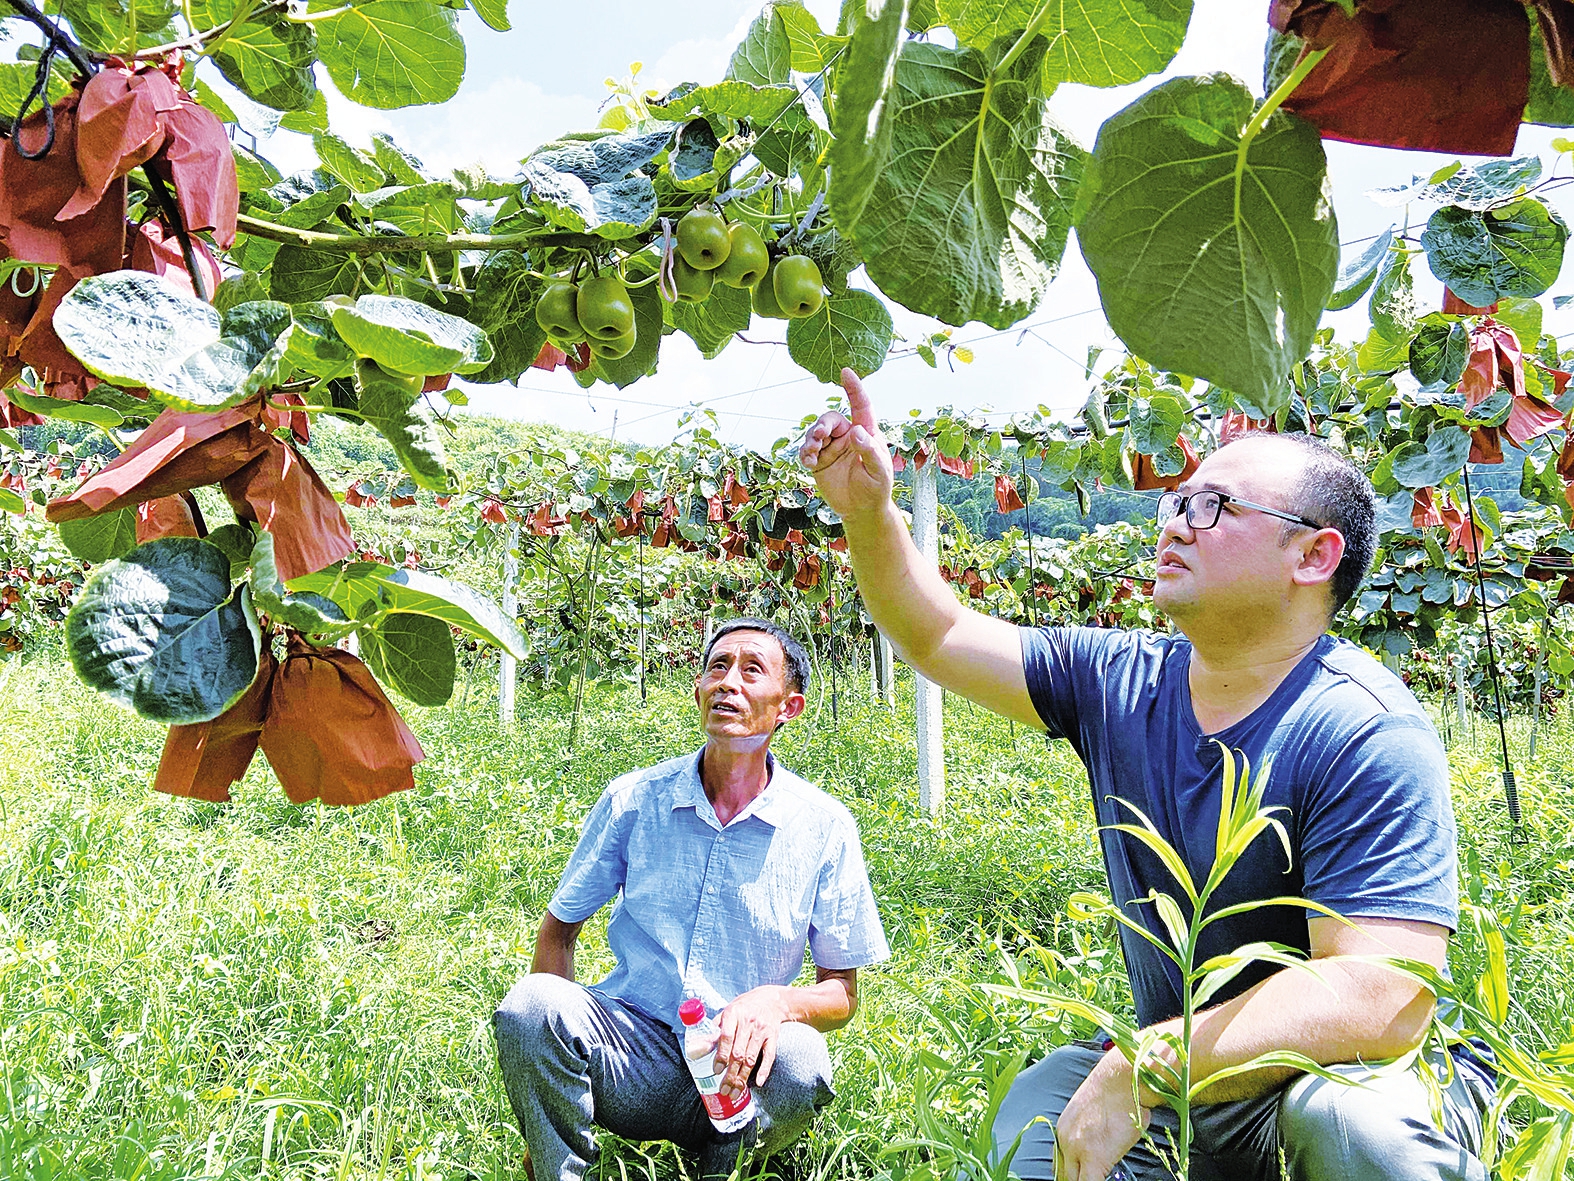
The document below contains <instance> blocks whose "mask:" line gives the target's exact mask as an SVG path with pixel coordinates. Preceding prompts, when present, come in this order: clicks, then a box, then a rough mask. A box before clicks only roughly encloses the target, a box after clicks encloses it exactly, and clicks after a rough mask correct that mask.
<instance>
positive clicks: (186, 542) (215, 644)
mask: <svg viewBox="0 0 1574 1181" xmlns="http://www.w3.org/2000/svg"><path fill="white" fill-rule="evenodd" d="M261 642H262V636H261V633H260V631H259V630H258V627H257V619H256V616H255V614H253V612H252V608H251V603H250V598H249V596H248V595H247V593H246V590H245V588H244V587H241V588H238V589H236V590H235V591H234V592H233V593H232V592H231V590H230V563H229V559H228V558H227V557H225V556H224V554H223V552H222V551H220V550H219V549H217V548H216V547H214V546H211V545H208V544H207V543H206V542H203V541H198V540H197V539H196V538H194V537H168V538H163V539H161V540H159V541H150V542H148V543H147V544H146V545H140V546H138V547H137V548H136V549H134V550H132V551H131V552H130V553H129V554H127V555H126V556H125V557H123V558H121V559H119V560H117V561H113V562H109V563H107V564H105V565H104V566H103V567H101V568H100V569H99V570H98V571H97V572H95V573H94V574H93V576H92V577H91V578H89V579H88V581H87V584H86V585H85V586H84V587H83V588H82V594H81V597H80V598H78V600H77V603H76V606H74V607H73V608H72V609H71V613H70V614H69V615H67V616H66V646H67V651H68V652H69V653H70V656H71V663H72V665H73V666H74V667H75V668H76V670H77V675H78V676H80V677H81V678H82V680H83V681H85V682H86V683H87V684H88V685H90V686H91V687H92V688H94V689H97V690H98V691H99V692H101V693H104V694H106V695H107V696H109V697H110V698H112V699H113V700H115V701H118V702H119V703H120V704H122V705H126V706H129V707H130V708H132V709H134V710H135V711H136V712H137V713H139V714H141V715H142V716H143V717H145V718H150V719H152V720H153V721H156V722H162V723H164V724H166V725H172V726H173V725H185V724H187V723H190V722H205V721H207V720H209V719H210V718H215V717H217V716H218V715H219V714H221V713H223V712H224V711H225V710H226V709H228V708H229V707H230V706H231V705H233V704H234V703H235V702H236V701H237V700H238V699H239V698H240V696H241V694H243V693H245V692H246V688H247V686H249V685H250V684H251V682H252V679H253V678H254V677H255V676H256V675H257V656H258V653H259V651H260V650H261V648H260V646H261Z"/></svg>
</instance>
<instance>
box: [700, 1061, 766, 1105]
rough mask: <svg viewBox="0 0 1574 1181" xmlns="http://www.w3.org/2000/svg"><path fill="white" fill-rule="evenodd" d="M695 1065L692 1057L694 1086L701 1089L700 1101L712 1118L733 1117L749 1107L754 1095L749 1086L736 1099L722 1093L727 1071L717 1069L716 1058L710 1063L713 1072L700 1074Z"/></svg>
mask: <svg viewBox="0 0 1574 1181" xmlns="http://www.w3.org/2000/svg"><path fill="white" fill-rule="evenodd" d="M695 1065H696V1063H695V1061H694V1060H693V1059H690V1063H689V1069H690V1071H691V1072H692V1073H693V1075H694V1086H695V1088H696V1089H697V1090H698V1091H699V1093H700V1101H701V1102H702V1103H704V1104H705V1111H706V1113H707V1114H708V1115H709V1116H710V1117H711V1119H715V1120H727V1119H731V1118H732V1117H733V1116H735V1115H737V1114H738V1113H739V1112H740V1111H742V1110H743V1109H744V1108H746V1107H748V1105H749V1103H750V1101H751V1100H752V1099H753V1098H754V1096H753V1095H752V1094H751V1093H750V1092H749V1090H748V1089H747V1088H745V1089H744V1092H743V1094H741V1095H739V1096H738V1097H737V1098H736V1099H732V1098H728V1097H726V1096H724V1095H722V1093H721V1080H722V1077H723V1075H724V1073H725V1072H723V1071H719V1070H716V1068H715V1062H714V1060H712V1062H711V1064H710V1065H711V1070H712V1071H713V1073H711V1074H700V1073H699V1071H698V1070H694V1066H695ZM701 1069H703V1067H701Z"/></svg>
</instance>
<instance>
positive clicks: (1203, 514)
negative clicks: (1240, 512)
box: [1153, 488, 1327, 529]
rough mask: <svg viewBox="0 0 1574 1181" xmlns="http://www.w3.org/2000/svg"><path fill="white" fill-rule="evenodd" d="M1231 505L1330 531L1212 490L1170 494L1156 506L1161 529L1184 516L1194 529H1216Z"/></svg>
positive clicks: (1322, 526)
mask: <svg viewBox="0 0 1574 1181" xmlns="http://www.w3.org/2000/svg"><path fill="white" fill-rule="evenodd" d="M1227 504H1233V505H1235V506H1237V507H1238V508H1248V509H1251V510H1252V511H1253V512H1255V513H1267V514H1268V515H1269V516H1270V517H1278V518H1279V519H1280V520H1281V521H1292V522H1294V523H1295V524H1297V525H1305V526H1306V527H1307V528H1308V529H1325V528H1327V526H1326V525H1319V524H1318V523H1317V522H1316V521H1312V520H1308V519H1307V518H1306V517H1298V516H1296V515H1295V514H1294V513H1287V512H1285V511H1284V510H1282V509H1276V508H1269V507H1268V506H1267V505H1265V504H1253V503H1252V502H1251V501H1249V500H1242V499H1241V498H1240V497H1239V496H1231V495H1230V494H1229V493H1227V492H1215V491H1213V490H1212V489H1211V488H1210V489H1205V490H1204V491H1202V492H1193V493H1192V494H1191V495H1190V496H1182V495H1181V494H1180V493H1179V492H1166V493H1165V494H1164V495H1163V496H1161V497H1159V499H1158V502H1157V503H1156V504H1155V505H1154V506H1153V515H1154V517H1155V518H1156V519H1157V520H1158V523H1159V528H1160V529H1162V528H1164V526H1165V525H1168V524H1169V523H1170V521H1171V520H1172V519H1173V518H1174V517H1175V515H1176V514H1177V513H1180V512H1184V513H1185V514H1186V523H1187V524H1188V525H1190V526H1191V527H1192V528H1193V529H1212V528H1213V527H1214V526H1215V525H1217V524H1218V523H1219V513H1220V512H1222V511H1223V510H1224V506H1225V505H1227Z"/></svg>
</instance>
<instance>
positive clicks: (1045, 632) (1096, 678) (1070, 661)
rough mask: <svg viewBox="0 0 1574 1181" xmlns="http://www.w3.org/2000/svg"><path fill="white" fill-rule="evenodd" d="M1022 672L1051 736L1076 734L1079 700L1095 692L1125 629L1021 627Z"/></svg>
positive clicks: (1074, 738) (1074, 737) (1124, 637)
mask: <svg viewBox="0 0 1574 1181" xmlns="http://www.w3.org/2000/svg"><path fill="white" fill-rule="evenodd" d="M1019 632H1020V635H1021V640H1022V671H1023V673H1024V675H1025V676H1026V678H1027V691H1028V696H1029V697H1030V698H1032V701H1033V708H1034V709H1036V710H1037V711H1038V716H1039V717H1040V718H1042V719H1043V720H1044V726H1045V728H1046V729H1047V730H1048V731H1049V736H1050V737H1051V738H1069V739H1071V740H1072V742H1073V743H1075V742H1077V740H1078V738H1079V736H1080V727H1079V724H1078V712H1079V711H1078V706H1079V703H1083V702H1085V701H1087V700H1088V699H1089V698H1088V695H1089V693H1090V692H1096V691H1097V687H1098V686H1099V685H1100V684H1102V682H1103V680H1104V678H1103V676H1102V670H1103V669H1105V668H1106V667H1107V665H1108V663H1109V660H1110V655H1111V653H1112V651H1113V646H1114V645H1115V644H1116V643H1118V642H1120V641H1122V640H1129V638H1130V637H1129V633H1125V632H1119V631H1116V630H1114V629H1112V628H1098V627H1024V628H1020V629H1019Z"/></svg>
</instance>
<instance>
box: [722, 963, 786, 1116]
mask: <svg viewBox="0 0 1574 1181" xmlns="http://www.w3.org/2000/svg"><path fill="white" fill-rule="evenodd" d="M782 992H783V990H782V989H780V988H777V987H775V986H774V985H764V986H762V987H760V988H753V989H750V990H749V991H748V992H746V993H744V994H743V995H742V996H740V997H738V998H737V999H736V1000H734V1001H733V1002H732V1004H730V1005H728V1006H727V1007H726V1008H725V1009H723V1010H722V1011H721V1022H720V1024H721V1036H720V1037H718V1038H717V1039H716V1064H717V1066H719V1067H722V1068H723V1069H724V1070H725V1074H724V1075H723V1076H722V1080H721V1093H722V1094H723V1095H724V1096H726V1097H727V1098H728V1099H736V1098H738V1097H739V1096H740V1095H742V1094H743V1091H744V1088H745V1087H747V1086H748V1085H749V1072H750V1071H751V1070H753V1069H754V1064H755V1062H756V1061H758V1062H759V1064H760V1073H759V1081H760V1082H762V1083H763V1082H764V1081H765V1080H766V1079H767V1078H769V1077H770V1074H771V1066H772V1065H773V1064H774V1063H775V1061H776V1034H777V1031H778V1030H779V1029H780V1028H781V1025H782V1022H784V1021H790V1020H792V1017H791V1015H790V1014H789V1013H788V1011H787V1006H786V1003H785V1002H784V1000H783V998H782Z"/></svg>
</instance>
